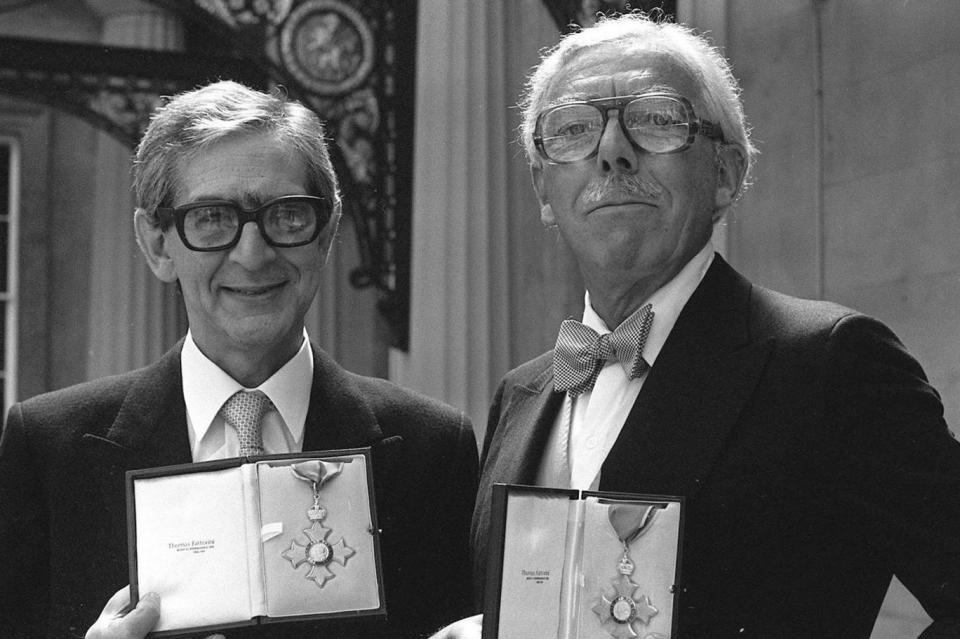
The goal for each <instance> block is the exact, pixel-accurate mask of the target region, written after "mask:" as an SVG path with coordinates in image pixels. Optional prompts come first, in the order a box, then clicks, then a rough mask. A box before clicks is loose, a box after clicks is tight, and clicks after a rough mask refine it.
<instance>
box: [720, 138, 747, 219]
mask: <svg viewBox="0 0 960 639" xmlns="http://www.w3.org/2000/svg"><path fill="white" fill-rule="evenodd" d="M716 165H717V190H716V192H715V193H714V199H713V204H714V210H715V211H716V212H717V213H716V214H715V215H716V217H719V216H721V215H722V214H723V212H724V211H725V210H726V209H727V207H729V206H730V205H731V204H733V203H734V202H736V201H737V198H738V197H739V196H740V191H741V190H742V188H743V181H744V179H745V178H746V172H747V157H746V155H745V153H744V151H743V149H742V148H741V147H740V145H739V144H721V145H719V146H718V147H717V157H716Z"/></svg>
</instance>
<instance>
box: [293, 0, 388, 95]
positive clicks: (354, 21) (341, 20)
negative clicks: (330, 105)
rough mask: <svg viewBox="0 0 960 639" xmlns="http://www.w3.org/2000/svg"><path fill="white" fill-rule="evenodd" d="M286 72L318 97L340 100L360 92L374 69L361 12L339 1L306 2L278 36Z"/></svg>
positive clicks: (372, 49) (367, 28)
mask: <svg viewBox="0 0 960 639" xmlns="http://www.w3.org/2000/svg"><path fill="white" fill-rule="evenodd" d="M280 55H281V57H282V58H283V63H284V65H285V66H286V67H287V70H288V71H290V73H291V74H292V75H293V76H294V77H295V78H296V79H297V80H298V81H299V82H300V83H301V84H302V85H303V86H305V87H307V88H308V89H310V90H312V91H314V92H316V93H319V94H321V95H341V94H344V93H347V92H349V91H351V90H353V89H355V88H356V87H357V86H359V85H360V84H361V83H362V82H363V81H364V80H365V79H366V77H367V75H368V74H369V73H370V70H371V69H372V68H373V62H374V57H375V47H374V39H373V32H372V31H371V29H370V26H369V25H368V24H367V21H366V20H365V19H364V17H363V16H362V15H361V14H360V12H359V11H357V10H356V9H354V8H353V7H351V6H349V5H347V4H346V3H344V2H342V1H341V0H308V1H307V2H304V3H303V4H301V5H300V6H299V7H297V8H296V9H295V10H294V11H293V12H292V13H291V14H290V17H289V18H288V19H287V21H286V23H285V24H284V26H283V29H282V30H281V33H280Z"/></svg>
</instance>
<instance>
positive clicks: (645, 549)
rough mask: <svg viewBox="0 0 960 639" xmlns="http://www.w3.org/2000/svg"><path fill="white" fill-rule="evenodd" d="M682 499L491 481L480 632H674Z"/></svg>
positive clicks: (525, 636) (545, 636) (569, 636)
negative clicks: (491, 489)
mask: <svg viewBox="0 0 960 639" xmlns="http://www.w3.org/2000/svg"><path fill="white" fill-rule="evenodd" d="M683 505H684V504H683V498H682V497H666V496H661V495H636V494H625V493H605V492H592V491H577V490H561V489H554V488H539V487H533V486H517V485H507V484H494V486H493V501H492V510H491V513H492V515H491V529H490V543H489V552H488V556H487V576H486V584H485V586H486V587H485V599H484V615H483V639H529V637H538V638H541V639H553V638H556V639H609V637H616V638H621V637H639V638H640V639H670V638H671V637H674V636H675V628H676V601H675V597H674V591H675V590H678V587H677V586H676V584H679V583H680V579H679V574H678V573H679V569H680V551H681V539H682V531H683Z"/></svg>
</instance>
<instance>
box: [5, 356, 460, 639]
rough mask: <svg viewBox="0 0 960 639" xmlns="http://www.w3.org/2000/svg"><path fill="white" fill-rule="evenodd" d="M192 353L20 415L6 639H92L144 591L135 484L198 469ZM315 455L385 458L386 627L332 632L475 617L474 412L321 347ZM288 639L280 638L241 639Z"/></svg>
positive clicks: (15, 414)
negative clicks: (135, 581) (135, 543)
mask: <svg viewBox="0 0 960 639" xmlns="http://www.w3.org/2000/svg"><path fill="white" fill-rule="evenodd" d="M179 355H180V344H178V345H177V346H176V347H175V348H174V349H173V350H171V351H170V352H169V353H167V354H166V355H165V356H164V357H163V358H162V359H161V360H160V361H159V362H157V363H156V364H154V365H152V366H149V367H147V368H144V369H142V370H139V371H135V372H132V373H127V374H124V375H120V376H117V377H111V378H107V379H102V380H98V381H94V382H89V383H85V384H81V385H78V386H75V387H72V388H68V389H65V390H62V391H57V392H54V393H49V394H46V395H42V396H39V397H36V398H33V399H30V400H28V401H25V402H23V403H21V404H17V405H15V406H14V407H13V408H12V409H11V410H10V413H9V416H8V418H7V423H6V426H5V428H4V431H3V439H2V440H0V637H4V638H8V637H17V636H25V637H44V636H49V637H56V638H57V639H61V638H63V637H73V636H79V637H82V636H83V634H84V632H85V631H86V629H87V628H88V627H89V626H90V625H91V624H92V623H93V622H94V621H95V620H96V618H97V616H98V614H99V612H100V610H101V609H102V608H103V605H104V604H105V603H106V601H107V599H109V597H110V596H111V595H112V594H113V593H114V592H115V591H116V590H117V589H119V588H120V587H122V586H123V585H124V584H126V583H128V582H129V579H128V572H127V550H126V548H127V544H126V521H125V489H124V471H126V470H128V469H134V468H145V467H152V466H161V465H167V464H178V463H187V462H190V461H191V456H190V450H189V443H188V441H189V440H188V437H187V429H186V417H185V407H184V401H183V393H182V391H181V377H180V359H179ZM314 362H315V366H314V380H313V388H312V391H311V397H310V407H309V411H308V414H307V419H306V428H305V434H304V450H329V449H341V448H352V447H362V446H371V447H372V456H373V468H374V492H375V493H376V507H377V516H378V523H379V525H380V528H381V529H382V531H383V532H382V535H381V556H382V559H383V567H384V581H385V590H386V603H387V609H388V615H389V617H388V620H387V621H382V620H380V621H372V620H369V619H368V620H364V619H359V620H357V619H354V620H345V621H328V623H327V624H326V625H324V626H323V628H324V629H325V630H324V632H323V634H320V632H319V631H318V630H317V629H314V628H310V627H308V626H307V625H306V624H280V626H279V627H277V628H276V629H275V630H274V631H273V632H276V633H277V634H276V636H283V637H299V636H309V637H313V638H316V637H321V636H322V637H324V638H329V637H381V636H382V637H390V638H391V639H395V638H398V637H401V638H405V637H415V636H421V635H425V634H428V633H429V632H431V631H432V630H435V629H436V628H438V627H440V626H441V625H443V624H444V623H448V622H450V621H452V620H454V619H456V618H458V617H461V616H464V615H465V614H466V613H467V612H469V596H470V593H469V589H470V583H471V581H470V577H469V573H470V571H469V559H468V557H469V553H468V533H469V520H470V513H471V512H472V509H473V503H474V497H475V494H476V479H477V447H476V440H475V438H474V436H473V431H472V430H471V427H470V424H469V422H468V420H467V418H466V417H465V416H464V415H463V414H462V413H461V412H459V411H455V410H453V409H452V408H450V407H448V406H446V405H443V404H441V403H439V402H436V401H433V400H430V399H428V398H426V397H423V396H420V395H417V394H414V393H412V392H410V391H407V390H404V389H401V388H400V387H398V386H395V385H393V384H391V383H389V382H387V381H384V380H380V379H373V378H367V377H361V376H358V375H354V374H351V373H349V372H347V371H344V370H343V369H341V368H340V367H339V366H338V365H337V364H336V363H335V362H334V361H333V360H331V359H330V357H329V356H327V355H326V354H325V353H323V352H322V351H320V350H319V349H317V348H316V347H314ZM248 633H249V634H250V635H252V636H257V637H262V636H268V635H269V636H274V635H273V634H272V632H271V631H270V630H268V629H255V630H252V631H238V630H231V631H229V632H228V633H227V634H228V636H229V637H230V638H231V639H233V638H234V637H239V636H246V635H247V634H248Z"/></svg>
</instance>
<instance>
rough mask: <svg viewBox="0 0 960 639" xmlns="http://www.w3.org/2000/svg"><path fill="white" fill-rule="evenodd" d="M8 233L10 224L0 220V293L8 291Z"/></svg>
mask: <svg viewBox="0 0 960 639" xmlns="http://www.w3.org/2000/svg"><path fill="white" fill-rule="evenodd" d="M9 231H10V222H8V221H7V220H6V219H0V292H3V293H6V292H8V291H9V290H10V289H9V288H7V253H8V252H9V249H10V247H9V246H7V236H8V235H9V234H10V233H9ZM0 317H2V316H0Z"/></svg>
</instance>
